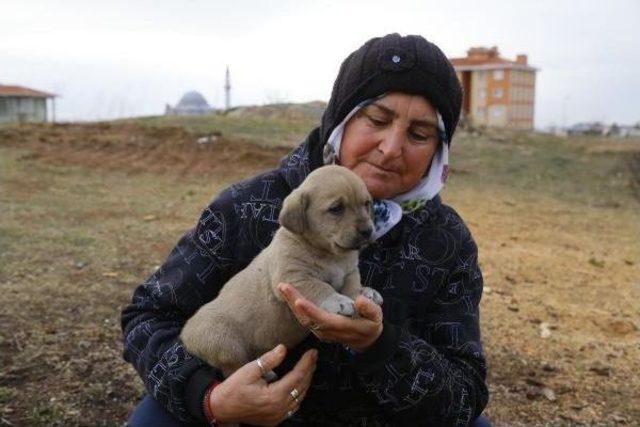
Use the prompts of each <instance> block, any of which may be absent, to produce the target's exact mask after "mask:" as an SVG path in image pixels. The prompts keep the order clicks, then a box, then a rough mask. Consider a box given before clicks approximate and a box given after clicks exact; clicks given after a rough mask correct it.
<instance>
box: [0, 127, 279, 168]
mask: <svg viewBox="0 0 640 427" xmlns="http://www.w3.org/2000/svg"><path fill="white" fill-rule="evenodd" d="M202 142H205V143H202ZM0 145H6V146H12V147H20V148H24V149H28V150H29V151H30V153H29V154H27V155H26V156H27V157H26V158H29V159H40V158H41V159H44V160H49V161H53V162H54V163H64V164H76V165H83V166H90V167H92V168H102V169H106V170H111V169H117V170H123V171H127V172H132V173H135V172H154V173H172V174H176V175H178V176H201V175H203V174H208V175H210V174H220V173H222V174H225V173H227V172H228V171H229V170H233V171H234V172H237V171H238V170H239V169H238V168H240V170H246V171H255V170H256V169H261V168H264V165H270V166H276V165H277V164H278V162H279V161H280V159H281V158H282V157H283V156H284V155H286V154H287V152H288V149H287V148H283V147H257V146H256V145H254V144H251V143H248V142H246V141H241V140H229V139H226V138H225V137H224V136H223V135H220V134H219V133H217V135H216V133H213V134H210V135H206V136H203V135H196V134H193V133H190V132H188V131H186V130H185V129H184V128H183V127H178V126H163V127H154V126H146V125H141V124H139V123H126V122H125V123H88V124H55V125H23V126H18V127H9V128H5V129H0Z"/></svg>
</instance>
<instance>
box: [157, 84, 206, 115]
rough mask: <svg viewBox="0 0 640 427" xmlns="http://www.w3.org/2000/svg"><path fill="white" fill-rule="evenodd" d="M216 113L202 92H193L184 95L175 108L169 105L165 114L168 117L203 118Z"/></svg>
mask: <svg viewBox="0 0 640 427" xmlns="http://www.w3.org/2000/svg"><path fill="white" fill-rule="evenodd" d="M214 111H215V110H214V109H213V108H211V107H210V106H209V103H208V102H207V100H206V99H205V98H204V96H202V94H201V93H200V92H196V91H195V90H192V91H189V92H187V93H185V94H184V95H182V98H180V101H178V103H177V104H176V105H175V107H171V106H170V105H169V104H167V106H166V107H165V112H164V114H165V115H167V116H201V115H203V114H209V113H212V112H214Z"/></svg>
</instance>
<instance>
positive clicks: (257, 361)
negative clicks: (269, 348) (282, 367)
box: [256, 357, 267, 376]
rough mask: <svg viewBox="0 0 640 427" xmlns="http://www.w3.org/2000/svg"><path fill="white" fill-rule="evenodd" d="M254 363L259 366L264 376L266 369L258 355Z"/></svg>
mask: <svg viewBox="0 0 640 427" xmlns="http://www.w3.org/2000/svg"><path fill="white" fill-rule="evenodd" d="M256 363H257V364H258V368H260V372H262V376H265V375H266V374H267V370H266V368H265V367H264V364H263V363H262V360H260V358H259V357H258V358H257V359H256Z"/></svg>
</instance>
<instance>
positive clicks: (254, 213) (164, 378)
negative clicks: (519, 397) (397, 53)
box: [122, 129, 488, 426]
mask: <svg viewBox="0 0 640 427" xmlns="http://www.w3.org/2000/svg"><path fill="white" fill-rule="evenodd" d="M317 143H318V129H316V130H314V131H313V132H312V133H311V134H310V136H309V138H307V140H306V141H305V142H304V143H303V144H302V145H300V146H299V147H298V148H297V149H296V150H294V151H293V152H292V153H291V154H290V155H289V156H287V157H286V158H285V159H284V160H283V162H282V164H281V166H280V168H278V169H275V170H272V171H269V172H265V173H263V174H260V175H258V176H255V177H253V178H250V179H247V180H245V181H242V182H239V183H236V184H234V185H232V186H230V187H229V188H227V189H225V190H224V191H222V192H221V193H220V194H219V195H218V196H217V197H216V198H215V199H214V200H213V202H211V204H210V205H209V206H208V207H207V208H206V209H205V210H204V212H203V214H202V216H201V217H200V220H199V221H198V223H197V224H196V225H195V227H194V228H193V229H192V230H190V231H189V232H187V233H186V234H185V235H184V236H183V237H182V238H181V239H180V241H179V242H178V244H177V245H176V247H175V248H174V249H173V250H172V251H171V253H170V254H169V257H168V258H167V260H166V261H165V263H164V264H163V265H162V266H161V267H160V268H159V269H158V270H157V271H156V272H155V273H154V274H153V275H151V277H150V278H149V279H148V280H147V281H146V282H144V283H143V284H142V285H140V286H139V287H138V288H137V289H136V290H135V293H134V296H133V300H132V303H131V304H130V305H129V306H127V307H126V308H125V309H124V310H123V313H122V329H123V332H124V337H125V348H124V357H125V359H126V360H127V361H129V362H131V363H132V364H133V365H134V366H135V368H136V369H137V371H138V372H139V374H140V375H141V377H142V379H143V381H144V382H145V384H146V387H147V389H148V391H149V393H150V394H151V395H153V396H154V397H155V398H156V399H157V400H158V401H159V402H160V403H161V404H162V405H163V406H165V407H166V408H167V409H168V410H169V411H170V412H172V413H173V414H174V415H175V416H176V417H177V418H179V419H181V420H185V421H195V422H197V421H199V420H204V418H203V414H202V409H201V403H202V399H203V396H204V392H205V389H206V387H207V386H208V385H209V384H210V383H211V382H212V381H214V380H222V377H221V375H220V373H219V372H218V371H217V370H216V369H215V368H212V367H209V366H207V365H206V364H205V363H204V362H203V361H201V360H199V359H197V358H196V357H194V356H192V355H190V354H188V353H187V352H186V351H185V348H184V346H183V345H182V343H181V342H180V340H179V338H178V337H179V334H180V330H181V328H182V326H183V325H184V323H185V321H186V320H187V319H188V318H189V317H190V316H191V315H192V314H194V312H195V311H196V310H197V309H198V308H199V307H200V306H202V305H203V304H205V303H207V302H208V301H210V300H212V299H213V298H215V296H216V295H217V293H218V292H219V291H220V289H221V288H222V286H223V285H224V283H225V282H226V281H227V280H228V279H229V278H230V277H231V276H232V275H233V274H235V273H236V272H238V271H239V270H241V269H242V268H244V267H245V266H246V265H247V264H249V262H250V261H251V260H252V259H253V258H254V257H255V256H256V255H257V254H258V253H259V252H260V251H261V250H262V249H263V248H264V247H265V246H267V245H268V244H269V242H270V241H271V239H272V237H273V234H274V232H275V231H276V229H277V228H278V213H279V211H280V208H281V206H282V201H283V199H284V198H285V197H286V196H287V195H288V194H289V193H290V192H291V191H292V190H293V189H294V188H296V187H297V186H298V185H299V184H300V183H301V182H302V180H303V179H304V178H305V177H306V176H307V175H308V174H309V172H310V169H311V166H310V165H311V164H314V163H316V162H313V161H310V158H309V152H310V150H311V151H312V149H313V146H314V144H317ZM360 273H361V277H362V281H363V285H364V286H370V287H372V288H375V289H377V290H378V291H379V292H380V293H381V294H382V296H383V297H384V304H383V307H382V308H383V312H384V317H385V321H384V322H385V323H384V330H383V333H382V335H381V336H380V338H379V339H378V341H376V343H374V345H373V346H372V347H371V348H370V349H369V350H367V351H366V352H365V353H363V354H359V355H352V354H351V353H349V352H348V351H347V350H346V349H345V348H344V347H343V346H341V345H339V344H327V343H321V342H319V341H318V340H317V339H316V338H315V337H313V336H311V337H309V338H308V339H306V340H305V341H304V342H303V343H301V344H300V345H299V346H298V347H296V348H295V349H293V350H291V351H290V352H289V354H288V357H287V360H286V361H285V363H283V365H282V366H281V367H280V372H284V371H286V370H288V369H290V368H291V367H292V366H293V364H294V363H295V362H296V361H297V360H298V358H299V357H300V355H301V354H302V352H303V351H304V350H306V349H308V348H309V347H316V348H318V349H319V360H318V363H317V369H316V372H315V374H314V378H313V384H312V386H311V389H310V390H309V392H308V394H307V396H306V399H305V400H304V402H303V403H302V406H301V408H300V410H299V411H298V412H297V413H296V414H295V416H294V417H293V418H292V419H289V420H288V421H287V422H286V423H285V424H287V425H297V424H305V425H311V424H317V425H332V424H333V425H435V426H440V425H455V426H463V425H467V424H469V422H470V421H471V420H472V419H473V418H475V417H476V416H477V415H479V414H480V412H482V410H483V409H484V407H485V406H486V404H487V400H488V391H487V388H486V386H485V376H486V366H485V358H484V355H483V351H482V346H481V343H480V326H479V316H478V304H479V302H480V297H481V294H482V274H481V272H480V269H479V268H478V260H477V247H476V244H475V243H474V241H473V238H472V237H471V234H470V233H469V230H468V229H467V227H466V225H465V224H464V222H463V221H462V219H461V218H460V217H459V216H458V214H457V213H456V212H455V211H454V210H453V209H452V208H451V207H448V206H446V205H444V204H442V203H441V201H440V198H439V197H437V198H435V199H434V200H432V201H430V202H429V203H427V204H426V206H425V207H423V208H422V209H419V210H418V211H415V212H413V213H410V214H406V215H404V216H403V218H402V220H401V222H400V223H399V224H397V225H396V226H395V227H394V228H393V229H392V230H391V231H389V232H388V233H387V234H386V235H384V236H383V237H381V238H380V239H378V240H377V241H376V242H375V243H374V244H372V245H371V246H369V247H367V248H366V249H365V250H364V251H363V252H362V253H361V256H360Z"/></svg>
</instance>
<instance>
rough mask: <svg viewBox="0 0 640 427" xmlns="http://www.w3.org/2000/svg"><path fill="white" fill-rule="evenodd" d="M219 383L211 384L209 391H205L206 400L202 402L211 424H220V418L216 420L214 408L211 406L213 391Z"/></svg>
mask: <svg viewBox="0 0 640 427" xmlns="http://www.w3.org/2000/svg"><path fill="white" fill-rule="evenodd" d="M219 385H220V383H213V384H211V386H209V388H208V389H207V391H206V392H205V393H204V401H203V402H202V407H203V409H204V416H205V418H206V419H207V421H208V422H209V425H211V426H217V425H218V420H216V416H215V415H214V413H213V408H211V392H213V389H214V388H216V387H218V386H219Z"/></svg>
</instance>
